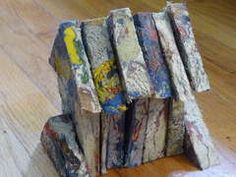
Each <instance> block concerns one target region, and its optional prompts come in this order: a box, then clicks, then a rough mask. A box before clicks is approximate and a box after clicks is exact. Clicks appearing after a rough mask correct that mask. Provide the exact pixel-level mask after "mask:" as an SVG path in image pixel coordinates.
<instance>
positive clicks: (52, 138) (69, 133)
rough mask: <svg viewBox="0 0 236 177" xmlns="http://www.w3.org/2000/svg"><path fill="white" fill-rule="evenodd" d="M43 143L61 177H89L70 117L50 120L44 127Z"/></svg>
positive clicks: (62, 116) (58, 117)
mask: <svg viewBox="0 0 236 177" xmlns="http://www.w3.org/2000/svg"><path fill="white" fill-rule="evenodd" d="M41 142H42V145H43V147H44V149H45V151H46V152H47V154H48V156H49V158H50V159H51V161H52V162H53V164H54V166H55V168H56V170H57V172H58V174H59V176H60V177H72V176H73V177H89V173H88V169H87V164H86V161H85V158H84V155H83V153H82V151H81V149H80V148H79V146H78V142H77V141H76V132H75V129H74V125H73V122H72V120H71V118H70V116H69V115H60V116H55V117H52V118H50V119H49V120H48V121H47V123H46V124H45V125H44V128H43V131H42V134H41Z"/></svg>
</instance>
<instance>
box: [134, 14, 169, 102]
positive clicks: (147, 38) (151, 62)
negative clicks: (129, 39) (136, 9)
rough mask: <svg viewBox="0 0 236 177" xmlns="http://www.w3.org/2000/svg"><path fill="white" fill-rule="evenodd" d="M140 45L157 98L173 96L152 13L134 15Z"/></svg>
mask: <svg viewBox="0 0 236 177" xmlns="http://www.w3.org/2000/svg"><path fill="white" fill-rule="evenodd" d="M134 24H135V27H136V31H137V35H138V39H139V44H140V46H141V49H142V51H143V56H144V60H145V62H146V64H147V69H148V73H149V76H150V80H151V82H152V85H153V87H154V93H155V94H154V96H155V97H156V98H168V97H171V96H172V92H171V83H170V82H171V81H170V73H169V70H168V68H167V64H166V61H165V60H164V55H163V52H162V49H161V45H160V37H159V34H158V32H157V30H156V26H155V23H154V20H153V17H152V13H138V14H136V15H134Z"/></svg>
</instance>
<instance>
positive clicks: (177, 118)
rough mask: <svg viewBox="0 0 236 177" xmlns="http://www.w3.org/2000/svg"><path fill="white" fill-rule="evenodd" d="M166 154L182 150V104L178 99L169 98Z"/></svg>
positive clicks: (170, 154)
mask: <svg viewBox="0 0 236 177" xmlns="http://www.w3.org/2000/svg"><path fill="white" fill-rule="evenodd" d="M167 125H168V126H167V141H166V156H172V155H178V154H182V153H183V152H184V149H183V146H184V133H185V127H184V104H183V102H182V101H180V100H176V99H174V98H172V99H171V102H170V109H169V116H168V121H167Z"/></svg>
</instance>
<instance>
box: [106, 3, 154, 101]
mask: <svg viewBox="0 0 236 177" xmlns="http://www.w3.org/2000/svg"><path fill="white" fill-rule="evenodd" d="M108 24H109V25H108V26H109V30H110V34H111V38H112V41H113V45H114V48H115V49H116V53H117V56H118V63H119V69H120V73H121V75H122V79H123V85H124V88H125V89H126V92H127V99H128V101H131V100H132V99H136V98H140V97H147V96H150V95H151V84H150V79H149V76H148V72H147V67H146V64H145V61H144V58H143V53H142V50H141V48H140V46H139V43H138V38H137V34H136V30H135V27H134V23H133V17H132V15H131V12H130V9H128V8H123V9H117V10H112V11H111V12H110V17H109V19H108Z"/></svg>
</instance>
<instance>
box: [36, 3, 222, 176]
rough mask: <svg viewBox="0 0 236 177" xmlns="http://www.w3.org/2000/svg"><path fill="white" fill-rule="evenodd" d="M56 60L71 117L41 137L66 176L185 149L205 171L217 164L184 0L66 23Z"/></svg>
mask: <svg viewBox="0 0 236 177" xmlns="http://www.w3.org/2000/svg"><path fill="white" fill-rule="evenodd" d="M49 62H50V64H51V65H52V67H53V68H54V69H55V71H56V73H57V75H58V86H59V92H60V96H61V100H62V110H63V115H59V116H56V117H52V118H50V119H49V120H48V122H47V123H46V124H45V126H44V129H43V132H42V135H41V141H42V144H43V146H44V148H45V150H46V152H47V154H48V156H49V157H50V159H51V160H52V162H53V164H54V165H55V168H56V169H57V171H58V173H59V175H60V176H62V177H72V176H73V177H75V176H76V177H95V176H96V175H99V174H106V173H107V169H110V168H121V167H136V166H139V165H140V164H142V163H146V162H149V161H152V160H156V159H159V158H162V157H165V156H172V155H177V154H181V153H185V154H186V155H187V157H188V158H190V159H191V160H192V161H193V162H195V163H196V164H197V165H198V166H199V167H200V168H201V169H205V168H208V167H210V166H212V165H215V164H217V163H218V157H217V154H216V150H215V147H214V144H213V142H212V140H211V138H210V135H209V132H208V129H207V127H206V125H205V124H204V121H203V118H202V114H201V112H200V109H199V107H198V104H197V103H196V99H195V98H194V95H193V92H202V91H206V90H209V88H210V87H209V82H208V78H207V75H206V73H205V71H204V68H203V64H202V60H201V56H200V54H199V52H198V49H197V47H196V42H195V39H194V34H193V31H192V26H191V22H190V19H189V14H188V11H187V9H186V4H183V3H168V4H167V6H166V7H165V8H164V10H163V11H162V12H159V13H137V14H135V15H134V16H132V14H131V11H130V9H129V8H123V9H117V10H112V11H111V12H110V14H109V16H108V17H104V18H97V19H91V20H85V21H82V22H80V21H77V20H71V21H66V22H63V23H61V24H60V26H59V29H58V33H57V36H56V38H55V41H54V45H53V49H52V53H51V57H50V59H49Z"/></svg>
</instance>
